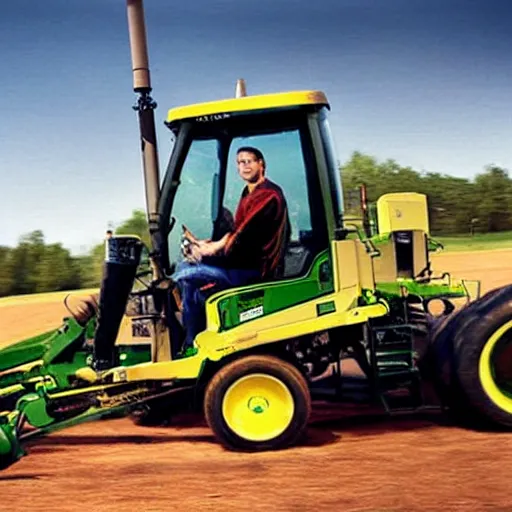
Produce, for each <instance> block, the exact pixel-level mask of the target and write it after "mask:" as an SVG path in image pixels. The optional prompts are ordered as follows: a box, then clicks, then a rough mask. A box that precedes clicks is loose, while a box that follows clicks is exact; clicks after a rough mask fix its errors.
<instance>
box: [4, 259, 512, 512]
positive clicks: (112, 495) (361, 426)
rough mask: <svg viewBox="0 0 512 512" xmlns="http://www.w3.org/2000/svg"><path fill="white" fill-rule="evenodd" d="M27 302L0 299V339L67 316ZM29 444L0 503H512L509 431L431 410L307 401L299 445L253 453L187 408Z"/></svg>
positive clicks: (410, 506)
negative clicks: (310, 406)
mask: <svg viewBox="0 0 512 512" xmlns="http://www.w3.org/2000/svg"><path fill="white" fill-rule="evenodd" d="M434 261H435V267H436V269H437V268H439V269H441V268H442V269H446V270H450V271H453V272H454V273H455V272H456V273H457V274H458V275H460V276H467V277H468V278H472V279H474V278H481V279H482V280H483V284H484V290H486V289H490V288H493V287H495V286H499V285H501V284H507V283H510V282H512V251H508V252H507V251H499V252H489V253H473V254H454V255H448V254H447V255H443V256H436V257H435V260H434ZM507 262H510V263H507ZM39 308H40V310H39ZM28 311H29V309H28V307H27V309H26V310H24V306H18V307H17V309H14V307H4V308H2V309H0V325H1V326H2V329H1V330H2V332H1V333H0V344H1V343H2V341H3V342H4V343H5V342H6V340H8V339H13V334H16V335H20V333H21V332H22V330H23V329H22V328H24V329H25V331H24V332H29V331H30V330H31V329H33V326H34V323H35V325H36V326H37V325H40V324H38V323H37V322H40V321H41V319H48V320H50V319H51V320H52V321H55V322H58V321H60V318H61V317H62V315H63V314H64V311H63V309H62V307H60V308H59V306H58V304H57V305H55V304H54V305H51V304H49V305H31V307H30V316H27V313H28ZM12 321H14V322H16V321H18V322H22V323H23V325H21V326H20V325H12V323H11V322H12ZM9 326H10V327H9ZM51 326H52V323H51V322H50V324H48V327H51ZM28 448H29V456H28V457H26V458H24V459H22V460H21V461H20V462H18V463H17V464H15V465H14V466H12V467H11V468H9V469H8V470H6V471H4V472H2V473H1V474H0V497H1V500H0V510H6V511H7V510H9V511H27V510H45V509H46V510H54V511H74V510H84V509H87V510H91V511H98V512H99V511H114V510H128V511H132V510H133V511H141V512H153V511H181V510H183V511H195V510H233V511H235V510H236V511H238V510H251V511H254V510H265V511H267V510H275V511H278V510H286V511H306V510H308V511H309V510H336V511H337V510H340V511H341V510H342V511H345V512H356V511H357V512H363V511H364V512H370V511H371V512H377V511H379V512H391V511H393V512H398V511H400V512H406V511H407V512H409V511H460V512H462V511H464V512H465V511H493V512H505V511H511V510H512V494H511V493H510V489H509V487H508V485H509V475H510V472H511V471H512V437H511V436H510V434H506V433H486V432H478V431H474V430H467V429H463V428H459V427H456V426H453V425H450V424H448V423H447V421H446V419H443V418H442V417H440V416H439V415H436V414H432V415H430V416H427V415H422V416H408V417H401V418H396V417H395V418H386V417H384V416H383V415H382V414H381V413H378V414H375V413H374V411H369V410H366V409H364V408H361V409H354V408H350V407H338V406H329V405H325V404H315V407H314V413H313V418H312V421H311V423H310V426H309V430H308V433H307V436H306V438H305V439H304V441H303V442H302V443H301V444H300V445H299V446H297V447H295V448H293V449H289V450H286V451H281V452H271V453H261V454H241V453H233V452H228V451H225V450H224V449H223V448H222V447H221V446H219V445H218V444H217V443H216V442H215V440H214V438H213V436H212V434H211V432H210V430H209V429H208V428H207V427H206V425H205V424H204V421H203V419H202V418H201V417H194V416H188V417H186V416H182V417H181V418H177V419H176V421H175V422H174V424H173V425H171V426H169V427H165V428H164V427H159V428H149V427H138V426H135V425H133V424H132V423H131V421H130V420H129V419H116V420H110V421H98V422H95V423H91V424H85V425H80V426H77V427H73V428H70V429H68V430H64V431H62V432H57V433H54V434H52V435H49V436H48V437H46V438H43V439H40V440H38V441H37V442H35V441H34V442H33V443H32V444H31V445H29V447H28Z"/></svg>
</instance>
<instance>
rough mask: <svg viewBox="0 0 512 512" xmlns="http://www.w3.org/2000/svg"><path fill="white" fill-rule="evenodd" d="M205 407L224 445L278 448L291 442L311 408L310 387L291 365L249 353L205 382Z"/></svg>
mask: <svg viewBox="0 0 512 512" xmlns="http://www.w3.org/2000/svg"><path fill="white" fill-rule="evenodd" d="M204 412H205V416H206V420H207V422H208V425H209V426H210V428H211V429H212V431H213V432H214V434H215V435H216V437H217V439H218V440H219V441H220V442H221V443H222V444H223V445H224V446H225V447H226V448H228V449H231V450H244V451H263V450H277V449H281V448H285V447H288V446H290V445H292V444H294V443H295V442H296V441H297V440H298V439H299V437H300V436H301V435H302V434H303V433H304V431H305V430H306V427H307V423H308V420H309V415H310V413H311V397H310V393H309V388H308V385H307V382H306V380H305V378H304V377H303V376H302V374H301V373H300V372H299V370H297V368H295V367H294V366H292V365H291V364H289V363H287V362H285V361H283V360H281V359H278V358H276V357H271V356H247V357H244V358H242V359H239V360H236V361H234V362H232V363H229V364H228V365H226V366H224V367H223V368H221V369H220V370H219V371H218V372H217V373H216V374H215V375H214V377H213V378H212V380H211V381H210V382H209V384H208V386H207V389H206V393H205V398H204Z"/></svg>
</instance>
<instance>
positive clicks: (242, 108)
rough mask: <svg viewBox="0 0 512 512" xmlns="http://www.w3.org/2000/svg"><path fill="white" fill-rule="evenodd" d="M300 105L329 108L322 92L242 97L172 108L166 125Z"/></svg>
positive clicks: (294, 92)
mask: <svg viewBox="0 0 512 512" xmlns="http://www.w3.org/2000/svg"><path fill="white" fill-rule="evenodd" d="M301 105H325V106H327V107H329V103H328V101H327V97H326V96H325V94H324V93H323V92H322V91H314V90H311V91H291V92H280V93H274V94H260V95H254V96H242V97H241V98H230V99H224V100H219V101H210V102H207V103H196V104H193V105H186V106H183V107H177V108H172V109H170V110H169V112H168V114H167V123H173V122H175V121H180V120H183V119H191V118H199V117H202V116H211V115H216V114H217V115H221V114H228V113H232V112H249V111H251V110H266V109H273V108H282V107H298V106H301Z"/></svg>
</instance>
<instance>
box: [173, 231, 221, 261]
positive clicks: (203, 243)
mask: <svg viewBox="0 0 512 512" xmlns="http://www.w3.org/2000/svg"><path fill="white" fill-rule="evenodd" d="M228 237H229V234H226V235H224V237H223V238H221V239H220V240H217V241H215V242H212V241H211V240H198V239H197V238H195V237H194V239H193V240H191V239H190V238H189V237H188V236H186V234H185V230H184V233H183V241H182V252H183V256H184V257H185V258H186V259H187V261H190V262H191V263H200V262H201V260H202V259H203V258H204V257H207V256H215V255H216V254H219V253H220V252H222V250H223V249H224V247H225V246H226V243H227V241H228Z"/></svg>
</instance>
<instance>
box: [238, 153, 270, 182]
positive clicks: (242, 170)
mask: <svg viewBox="0 0 512 512" xmlns="http://www.w3.org/2000/svg"><path fill="white" fill-rule="evenodd" d="M236 162H237V166H238V172H239V174H240V177H241V178H242V179H243V180H244V181H245V182H247V183H257V182H258V181H259V180H260V179H261V177H262V176H263V173H264V171H265V167H264V166H263V161H262V160H258V159H257V158H256V155H254V154H253V153H249V152H248V151H242V152H240V153H238V155H237V157H236Z"/></svg>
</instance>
